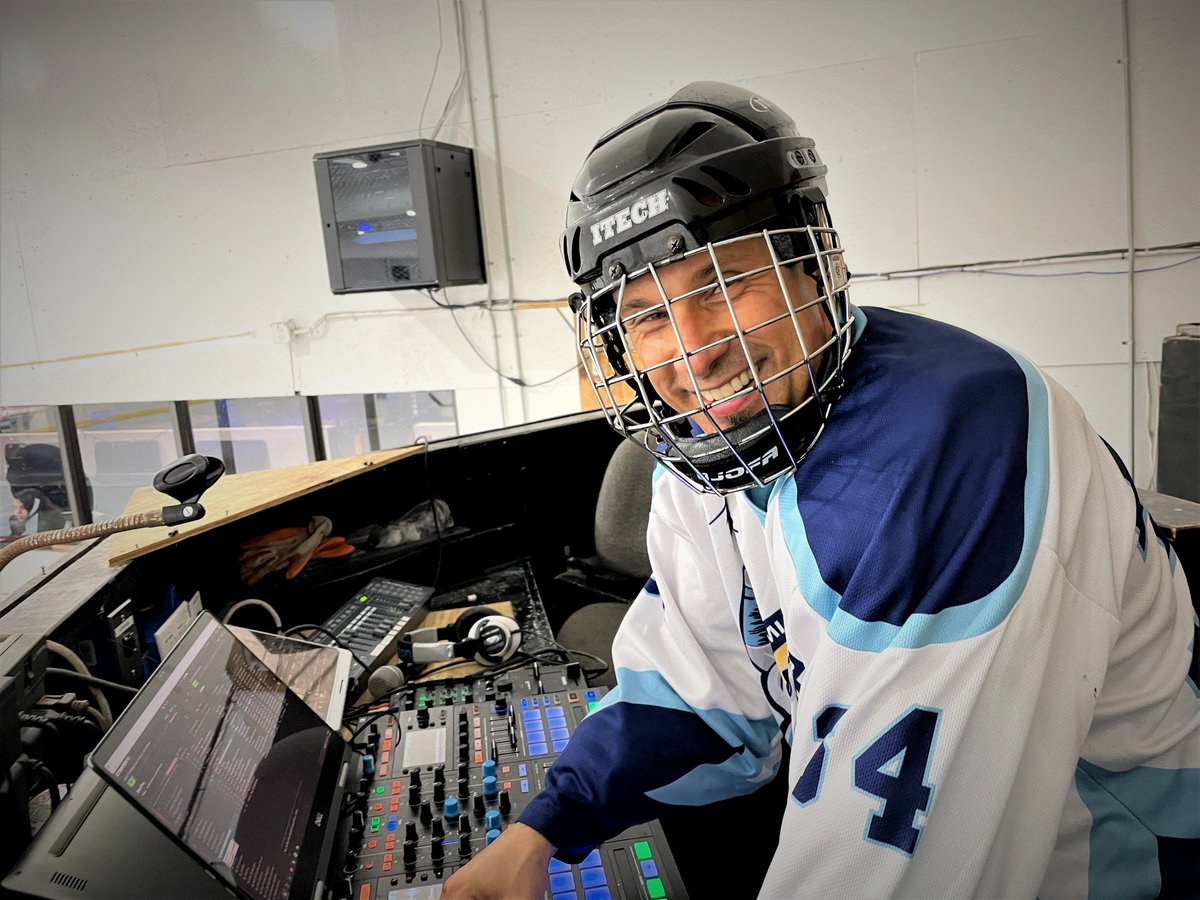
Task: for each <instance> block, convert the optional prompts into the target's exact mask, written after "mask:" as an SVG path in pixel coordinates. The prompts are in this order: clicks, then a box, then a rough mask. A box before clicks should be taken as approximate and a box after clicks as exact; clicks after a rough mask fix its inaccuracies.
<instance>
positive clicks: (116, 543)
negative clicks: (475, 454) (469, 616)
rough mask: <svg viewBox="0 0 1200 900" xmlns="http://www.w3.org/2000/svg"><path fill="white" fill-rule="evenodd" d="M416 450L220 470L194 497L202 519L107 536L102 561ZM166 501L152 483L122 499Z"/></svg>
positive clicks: (135, 505) (114, 561)
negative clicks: (230, 471)
mask: <svg viewBox="0 0 1200 900" xmlns="http://www.w3.org/2000/svg"><path fill="white" fill-rule="evenodd" d="M420 452H422V448H421V447H419V446H417V447H402V448H400V449H397V450H379V451H377V452H374V453H363V454H360V455H358V456H347V457H345V458H344V459H330V460H325V461H323V462H315V463H307V464H306V465H302V466H287V467H285V468H281V469H264V470H263V471H261V472H244V473H241V474H238V475H226V476H224V477H223V478H222V479H221V480H220V481H218V482H217V483H216V484H214V485H213V486H212V487H211V488H209V490H208V491H206V492H205V494H204V496H203V497H201V498H200V503H201V505H202V506H203V507H204V509H205V510H206V515H205V517H204V518H203V519H201V520H200V521H198V522H189V523H187V524H184V525H175V526H163V527H162V528H142V529H139V530H137V531H124V532H121V533H120V534H115V535H113V536H112V537H111V538H109V540H108V564H109V565H110V566H116V565H120V564H121V563H124V562H128V561H129V560H131V559H137V558H138V557H139V556H145V555H146V554H147V553H151V552H153V551H155V550H158V549H159V548H160V547H167V546H170V545H171V544H177V543H179V542H180V541H183V540H187V539H188V538H189V537H191V536H192V535H194V534H202V533H204V532H206V531H212V530H213V529H214V528H219V527H221V526H222V525H225V524H227V523H229V522H236V521H237V520H238V519H244V518H245V517H246V516H249V515H251V514H253V513H256V512H259V511H261V510H264V509H267V508H268V507H271V506H277V505H279V504H280V503H285V502H286V501H288V500H292V499H294V498H296V497H302V496H304V495H305V494H310V493H312V492H313V491H316V490H319V489H320V488H323V487H326V486H328V485H331V484H336V483H337V482H339V481H345V480H346V479H347V478H353V477H354V476H355V475H360V474H362V473H363V472H366V471H369V470H371V469H373V468H375V467H376V466H381V465H385V464H387V463H390V462H394V461H395V460H398V459H403V458H404V457H406V456H412V455H414V454H417V453H420ZM171 503H172V501H171V498H170V497H168V496H167V495H166V494H161V493H159V492H158V491H156V490H155V489H154V488H153V487H141V488H138V489H137V490H136V491H134V493H133V496H132V497H131V498H130V500H129V503H128V504H126V506H125V514H126V515H129V514H130V513H140V512H148V511H149V510H152V509H161V508H162V507H164V506H168V505H170V504H171Z"/></svg>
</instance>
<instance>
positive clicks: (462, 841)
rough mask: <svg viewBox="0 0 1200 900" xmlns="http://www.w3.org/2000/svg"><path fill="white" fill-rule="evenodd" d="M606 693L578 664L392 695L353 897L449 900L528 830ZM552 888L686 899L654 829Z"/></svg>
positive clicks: (617, 899) (560, 899)
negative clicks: (466, 871) (504, 839)
mask: <svg viewBox="0 0 1200 900" xmlns="http://www.w3.org/2000/svg"><path fill="white" fill-rule="evenodd" d="M605 693H606V689H605V688H590V687H588V686H587V684H586V683H585V682H584V680H583V678H582V673H581V671H580V668H579V666H578V665H569V666H551V665H546V666H543V665H540V664H538V663H533V664H532V665H528V666H523V667H521V668H519V669H515V670H512V671H509V672H505V673H501V674H495V675H485V676H478V677H475V678H473V679H469V680H460V681H455V682H441V683H438V684H436V685H430V686H423V685H421V684H415V685H410V686H408V687H406V688H405V689H404V690H403V691H402V692H400V693H399V694H397V695H395V696H394V697H392V698H391V700H390V703H391V707H392V709H395V710H396V711H395V712H391V713H387V714H386V715H382V716H380V717H379V718H378V719H376V720H375V721H372V722H370V724H366V725H365V728H366V730H365V731H364V732H363V734H362V740H363V741H365V743H366V746H365V748H364V749H365V752H366V754H367V756H366V757H365V759H366V767H365V771H366V772H367V773H368V779H369V780H367V781H365V782H364V787H365V790H364V791H363V792H361V793H362V796H363V800H362V801H361V803H360V805H359V808H357V809H355V810H354V812H353V813H352V818H351V828H350V847H349V852H348V856H347V865H346V875H347V879H348V881H349V884H347V885H346V887H348V888H349V895H350V896H351V897H353V898H354V900H376V898H378V900H423V898H435V897H438V896H439V895H440V894H441V884H442V882H443V881H444V880H445V879H446V878H449V877H450V875H451V874H453V873H454V872H455V871H456V870H457V869H459V868H460V867H462V866H463V865H466V863H467V862H469V861H470V860H471V859H472V857H473V856H474V855H475V854H476V853H478V852H479V851H480V850H481V849H482V848H483V847H485V846H487V845H488V844H490V843H491V842H492V841H493V840H495V839H496V838H497V837H499V836H500V834H501V833H502V832H503V830H504V829H505V828H507V827H508V826H509V825H510V824H511V823H512V822H514V821H516V819H517V817H518V816H519V815H520V814H521V812H522V810H523V809H524V808H525V805H526V804H527V803H528V802H529V801H530V800H531V799H532V798H533V797H534V796H535V795H536V794H537V792H538V791H539V790H540V789H541V787H542V785H543V784H544V783H545V777H546V771H547V770H548V769H549V768H550V766H551V765H552V764H553V763H554V761H555V760H556V759H557V758H558V755H559V754H560V753H561V752H562V751H563V749H564V748H565V747H566V746H567V744H568V743H569V741H570V739H571V735H572V734H573V733H574V731H575V729H576V727H578V725H579V723H580V722H582V721H583V719H584V717H585V716H586V715H587V714H588V712H589V711H590V710H591V709H592V708H593V707H594V706H595V705H596V703H597V702H599V700H600V698H601V697H603V695H604V694H605ZM365 721H366V720H364V722H365ZM372 769H373V771H372ZM549 879H550V893H549V895H548V896H549V897H551V898H552V900H660V898H684V897H686V893H685V891H684V887H683V882H682V879H681V877H680V875H679V871H678V868H677V866H676V864H675V860H674V858H673V857H672V855H671V852H670V849H669V848H668V847H667V843H666V841H665V839H664V838H663V834H662V831H661V829H660V827H659V826H658V824H657V823H654V822H652V823H649V824H647V825H642V826H637V827H634V828H631V829H629V830H627V831H625V832H624V833H622V834H620V835H618V836H617V837H616V838H614V839H612V840H610V841H606V842H605V843H604V844H602V845H601V846H600V847H598V848H597V849H596V850H594V851H593V852H592V853H591V854H590V855H589V856H588V857H587V858H586V859H584V860H583V861H582V862H581V863H579V864H578V865H568V864H567V863H563V862H559V861H558V860H552V861H551V864H550V871H549ZM343 890H344V889H343Z"/></svg>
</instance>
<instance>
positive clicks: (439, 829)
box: [433, 819, 446, 841]
mask: <svg viewBox="0 0 1200 900" xmlns="http://www.w3.org/2000/svg"><path fill="white" fill-rule="evenodd" d="M445 836H446V827H445V826H444V825H443V824H442V820H441V819H434V820H433V839H434V840H435V841H440V840H441V839H442V838H444V837H445Z"/></svg>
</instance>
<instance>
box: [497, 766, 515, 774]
mask: <svg viewBox="0 0 1200 900" xmlns="http://www.w3.org/2000/svg"><path fill="white" fill-rule="evenodd" d="M511 771H512V766H501V767H500V774H501V775H507V774H508V773H509V772H511Z"/></svg>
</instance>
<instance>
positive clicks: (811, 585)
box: [779, 354, 1050, 653]
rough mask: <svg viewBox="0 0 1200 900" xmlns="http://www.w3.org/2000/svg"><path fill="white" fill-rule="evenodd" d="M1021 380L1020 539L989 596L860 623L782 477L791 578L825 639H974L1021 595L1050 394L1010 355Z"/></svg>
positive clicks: (860, 645) (876, 648) (918, 643)
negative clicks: (820, 558)
mask: <svg viewBox="0 0 1200 900" xmlns="http://www.w3.org/2000/svg"><path fill="white" fill-rule="evenodd" d="M1012 356H1013V358H1014V359H1015V360H1016V362H1017V363H1018V365H1020V367H1021V371H1022V372H1023V373H1024V375H1025V383H1026V387H1027V392H1026V393H1027V397H1028V403H1029V436H1028V440H1027V443H1026V456H1025V464H1026V474H1025V492H1024V519H1025V521H1024V525H1025V536H1024V541H1023V542H1022V545H1021V555H1020V557H1019V558H1018V560H1017V563H1016V565H1015V566H1014V567H1013V570H1012V572H1010V573H1009V575H1008V577H1007V578H1005V579H1004V580H1003V581H1002V582H1001V583H1000V584H999V585H997V586H996V587H995V588H994V589H993V590H992V591H990V592H989V593H988V594H986V595H984V596H983V597H980V598H979V599H977V600H972V601H971V602H969V603H964V604H962V605H961V606H952V607H950V608H948V609H944V610H942V611H941V612H937V613H914V614H913V615H911V616H909V617H908V619H907V621H905V623H904V624H903V625H902V626H899V625H893V624H891V623H890V622H865V621H863V620H862V619H859V618H857V617H856V616H853V615H851V614H850V613H847V612H846V611H845V610H843V609H841V608H840V607H839V604H840V603H841V600H842V597H841V595H840V594H838V593H837V591H835V590H833V588H831V587H829V585H827V584H826V583H825V582H824V580H823V579H822V578H821V571H820V569H819V568H818V566H817V561H816V558H815V557H814V556H813V552H812V548H811V547H810V546H809V542H808V535H807V533H806V531H805V528H804V520H803V519H802V518H801V517H800V507H799V505H798V504H797V502H796V482H795V480H794V479H787V482H786V484H785V485H784V486H783V490H782V491H781V496H780V499H779V511H780V518H781V521H782V524H783V533H784V540H785V542H786V544H787V547H788V550H789V551H790V552H791V556H792V560H793V562H794V563H795V566H796V579H797V582H798V584H799V586H800V591H801V593H802V594H803V595H804V599H805V601H807V603H808V605H809V606H810V607H811V608H812V610H813V611H814V612H815V613H817V615H819V616H820V617H821V618H823V619H825V620H826V621H827V622H828V623H829V628H828V634H829V636H830V637H831V638H832V639H833V640H834V641H836V642H837V643H839V644H841V645H842V646H843V647H848V648H849V649H851V650H863V651H868V652H873V653H878V652H880V651H882V650H884V649H886V648H888V647H903V648H906V649H917V648H919V647H926V646H928V645H930V644H948V643H952V642H954V641H962V640H967V639H968V638H973V637H978V636H979V635H981V634H985V633H987V632H988V631H990V630H992V629H993V628H995V627H996V626H997V625H999V624H1000V623H1001V622H1002V621H1004V619H1005V618H1006V617H1007V616H1008V614H1009V613H1010V612H1011V611H1012V608H1013V607H1014V606H1015V605H1016V603H1017V600H1018V599H1019V598H1020V596H1021V594H1022V593H1023V592H1024V590H1025V585H1026V583H1027V582H1028V580H1029V573H1030V571H1031V570H1032V568H1033V559H1034V556H1035V554H1036V553H1037V548H1038V544H1039V542H1040V541H1041V535H1042V524H1043V522H1044V521H1045V517H1046V502H1047V496H1048V494H1049V482H1050V422H1049V395H1048V393H1047V390H1046V384H1045V382H1044V381H1043V380H1042V378H1041V376H1040V375H1039V374H1038V371H1037V370H1036V369H1035V368H1034V367H1033V365H1032V364H1031V363H1029V362H1028V361H1026V360H1025V359H1023V358H1022V357H1021V356H1018V355H1017V354H1012Z"/></svg>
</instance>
